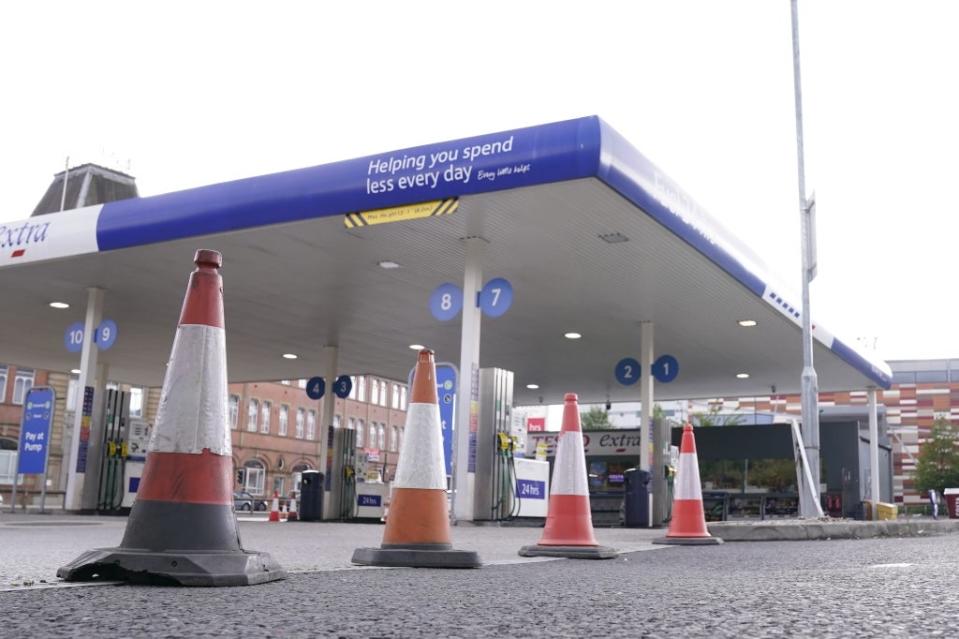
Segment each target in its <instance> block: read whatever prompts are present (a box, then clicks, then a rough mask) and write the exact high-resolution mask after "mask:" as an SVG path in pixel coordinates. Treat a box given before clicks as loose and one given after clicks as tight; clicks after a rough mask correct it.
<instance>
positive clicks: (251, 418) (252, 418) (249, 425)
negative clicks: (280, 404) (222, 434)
mask: <svg viewBox="0 0 959 639" xmlns="http://www.w3.org/2000/svg"><path fill="white" fill-rule="evenodd" d="M259 414H260V402H259V400H256V399H251V400H250V407H249V410H248V411H247V414H246V429H247V430H248V431H249V432H251V433H255V432H256V418H257V415H259Z"/></svg>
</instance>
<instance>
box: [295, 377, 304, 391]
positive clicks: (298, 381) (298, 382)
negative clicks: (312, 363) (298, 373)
mask: <svg viewBox="0 0 959 639" xmlns="http://www.w3.org/2000/svg"><path fill="white" fill-rule="evenodd" d="M296 385H297V386H299V387H300V388H304V389H305V388H306V380H305V379H298V380H296Z"/></svg>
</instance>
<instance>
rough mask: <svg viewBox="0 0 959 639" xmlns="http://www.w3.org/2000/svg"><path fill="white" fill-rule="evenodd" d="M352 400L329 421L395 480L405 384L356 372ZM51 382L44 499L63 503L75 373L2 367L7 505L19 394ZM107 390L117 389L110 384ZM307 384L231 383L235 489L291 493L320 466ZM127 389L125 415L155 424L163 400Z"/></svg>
mask: <svg viewBox="0 0 959 639" xmlns="http://www.w3.org/2000/svg"><path fill="white" fill-rule="evenodd" d="M352 379H353V390H352V392H351V394H350V397H348V398H346V399H337V400H336V403H335V414H334V417H333V420H332V422H333V425H334V426H335V427H336V428H350V429H353V430H355V431H356V433H357V434H356V444H357V453H358V454H365V455H368V456H369V457H370V458H371V460H373V461H372V462H371V467H374V468H377V469H378V470H379V471H380V474H381V476H383V478H384V479H385V480H389V479H391V478H392V476H393V473H394V472H395V469H396V458H397V454H398V451H399V445H400V442H401V441H402V439H403V429H404V427H405V425H406V401H407V390H406V385H405V384H401V383H398V382H395V381H392V380H386V379H383V378H380V377H374V376H367V375H363V376H357V377H353V378H352ZM45 385H48V386H51V387H53V389H54V391H55V392H56V397H57V399H56V410H55V412H54V422H53V428H52V433H51V439H50V453H49V463H48V473H47V495H48V497H47V499H48V501H47V503H48V505H50V506H58V505H60V504H61V503H62V498H63V491H64V490H65V488H66V481H67V472H66V464H65V462H64V458H65V457H66V456H67V455H68V453H67V451H68V450H69V445H70V436H69V434H67V435H66V436H64V434H65V433H67V429H65V428H64V425H65V424H72V423H73V415H74V411H75V409H76V402H77V396H78V392H77V391H78V385H77V377H76V376H75V375H71V374H67V373H57V372H51V371H41V370H34V369H30V368H24V367H16V366H12V365H6V364H0V494H2V495H3V496H4V499H5V500H6V503H7V504H9V499H10V496H11V488H12V484H13V478H14V472H15V470H16V450H17V445H18V442H19V437H20V419H21V416H22V413H23V399H24V397H25V395H26V392H27V390H29V389H30V388H31V387H33V386H45ZM108 388H117V385H116V384H108ZM304 388H305V381H304V380H293V381H289V380H287V381H282V382H255V383H247V384H230V386H229V401H230V417H231V420H232V423H231V428H232V440H233V461H234V465H235V467H236V468H237V469H244V471H245V472H244V473H243V474H242V475H243V476H242V480H243V481H242V483H240V482H239V479H240V478H241V477H240V475H239V474H237V477H236V478H237V480H238V481H237V484H236V486H235V487H236V489H237V490H241V489H245V490H248V491H249V492H251V493H253V494H254V495H257V496H268V495H271V494H272V491H273V490H277V491H279V492H280V493H281V494H288V493H289V491H290V490H293V489H295V488H296V485H297V482H298V480H299V473H300V472H301V471H303V470H305V469H319V470H323V469H320V468H319V466H320V455H321V453H322V452H323V448H322V440H321V437H322V434H323V426H322V425H323V424H326V423H328V422H327V420H326V419H324V417H323V402H322V401H314V400H311V399H309V398H308V397H307V396H306V391H305V390H304ZM120 390H124V391H127V392H129V393H130V404H129V405H130V417H131V418H133V419H143V420H146V421H148V422H150V423H153V421H154V419H155V416H156V413H157V408H158V405H159V401H160V389H159V388H140V387H130V386H121V387H120ZM40 482H41V477H39V476H33V475H27V476H25V477H24V481H23V483H22V484H21V485H22V486H23V487H24V490H23V491H22V492H21V493H20V497H19V498H18V502H19V503H23V501H24V500H25V499H27V500H29V501H30V502H31V503H35V502H36V501H37V499H38V495H39V491H40V487H41V486H40Z"/></svg>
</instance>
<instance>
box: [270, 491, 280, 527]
mask: <svg viewBox="0 0 959 639" xmlns="http://www.w3.org/2000/svg"><path fill="white" fill-rule="evenodd" d="M270 521H280V494H279V493H278V492H276V491H275V490H274V491H273V504H272V505H271V506H270Z"/></svg>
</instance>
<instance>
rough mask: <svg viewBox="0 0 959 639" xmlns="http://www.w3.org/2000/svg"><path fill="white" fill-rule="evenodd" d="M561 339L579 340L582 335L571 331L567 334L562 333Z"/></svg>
mask: <svg viewBox="0 0 959 639" xmlns="http://www.w3.org/2000/svg"><path fill="white" fill-rule="evenodd" d="M563 337H565V338H566V339H579V338H580V337H582V335H580V334H579V333H576V332H572V331H571V332H569V333H564V334H563Z"/></svg>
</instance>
